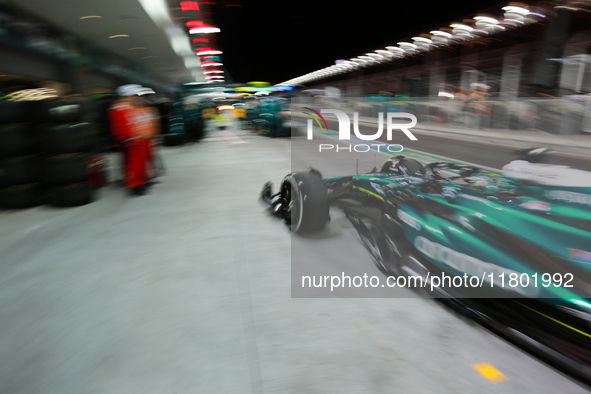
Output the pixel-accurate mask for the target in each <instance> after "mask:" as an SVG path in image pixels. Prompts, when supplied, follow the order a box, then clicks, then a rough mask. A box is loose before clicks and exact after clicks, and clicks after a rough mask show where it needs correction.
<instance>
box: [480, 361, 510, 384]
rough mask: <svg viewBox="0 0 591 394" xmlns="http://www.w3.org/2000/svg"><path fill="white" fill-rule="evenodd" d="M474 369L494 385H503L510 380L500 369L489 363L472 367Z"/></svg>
mask: <svg viewBox="0 0 591 394" xmlns="http://www.w3.org/2000/svg"><path fill="white" fill-rule="evenodd" d="M472 368H474V369H475V370H477V371H478V372H480V374H481V375H482V376H484V377H485V378H486V379H488V380H490V381H491V382H493V383H501V382H504V381H505V380H509V379H508V378H507V377H506V376H505V375H503V374H502V373H501V371H499V370H498V369H496V368H495V367H493V366H492V365H490V364H488V363H480V364H474V365H472Z"/></svg>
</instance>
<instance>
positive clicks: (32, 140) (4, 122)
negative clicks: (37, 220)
mask: <svg viewBox="0 0 591 394" xmlns="http://www.w3.org/2000/svg"><path fill="white" fill-rule="evenodd" d="M33 105H34V103H33V102H26V101H2V102H0V208H2V209H20V208H30V207H35V206H38V205H41V204H43V203H44V202H45V200H46V199H45V197H46V196H45V194H46V193H45V190H44V188H43V185H42V184H41V183H40V182H41V179H42V171H41V165H40V164H41V158H40V155H41V152H42V149H41V147H40V144H39V138H38V133H37V128H36V127H35V124H34V123H33V122H32V120H33V119H34V117H33V116H32V114H33Z"/></svg>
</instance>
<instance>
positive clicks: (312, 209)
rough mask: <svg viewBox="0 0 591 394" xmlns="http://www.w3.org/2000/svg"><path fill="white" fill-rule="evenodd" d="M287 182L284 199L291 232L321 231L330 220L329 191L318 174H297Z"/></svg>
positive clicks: (283, 194) (292, 175)
mask: <svg viewBox="0 0 591 394" xmlns="http://www.w3.org/2000/svg"><path fill="white" fill-rule="evenodd" d="M288 179H289V183H288V182H285V183H284V187H283V190H282V198H284V201H285V202H286V205H285V207H286V208H285V209H286V215H285V218H286V220H288V222H289V224H290V226H291V231H293V232H294V233H296V234H297V233H306V232H313V231H319V230H322V229H323V228H324V226H326V222H328V220H329V205H328V189H327V187H326V185H325V184H324V182H323V181H322V178H321V176H320V175H319V174H318V173H316V172H295V173H293V174H291V175H290V176H289V177H288Z"/></svg>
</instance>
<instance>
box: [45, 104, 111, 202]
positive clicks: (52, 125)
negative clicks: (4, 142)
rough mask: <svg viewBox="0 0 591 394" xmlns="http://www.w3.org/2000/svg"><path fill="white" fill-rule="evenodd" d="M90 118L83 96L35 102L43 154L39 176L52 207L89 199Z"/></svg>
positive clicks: (91, 190)
mask: <svg viewBox="0 0 591 394" xmlns="http://www.w3.org/2000/svg"><path fill="white" fill-rule="evenodd" d="M92 117H93V112H92V111H91V107H90V103H89V102H88V101H86V100H84V99H71V100H53V101H43V102H39V103H38V118H39V121H40V122H41V123H42V124H41V125H40V136H41V144H42V149H43V150H44V152H45V154H46V155H45V158H44V159H43V171H42V175H43V178H42V179H43V185H44V187H45V188H46V190H48V199H47V202H48V204H50V205H52V206H57V207H73V206H79V205H85V204H89V203H90V202H92V201H93V194H94V192H93V190H94V185H93V184H92V182H90V180H91V179H90V172H89V168H90V167H89V163H90V162H91V161H92V159H93V155H92V153H91V152H90V151H91V148H92V141H93V128H92V123H93V119H92ZM103 183H104V182H103Z"/></svg>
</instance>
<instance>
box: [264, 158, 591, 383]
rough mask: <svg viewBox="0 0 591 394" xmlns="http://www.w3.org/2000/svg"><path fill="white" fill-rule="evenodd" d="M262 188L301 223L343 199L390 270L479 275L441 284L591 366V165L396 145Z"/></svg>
mask: <svg viewBox="0 0 591 394" xmlns="http://www.w3.org/2000/svg"><path fill="white" fill-rule="evenodd" d="M531 152H534V153H535V152H536V151H535V150H531V151H529V152H528V153H531ZM538 152H539V151H538ZM532 157H533V156H532ZM262 199H263V200H264V201H266V202H267V203H268V204H269V205H270V206H271V209H272V212H273V213H274V214H275V215H277V216H279V217H281V218H283V219H284V220H285V222H286V223H287V224H288V225H289V226H290V228H291V230H292V232H294V233H304V232H314V231H320V230H322V229H323V228H324V227H325V226H326V224H327V223H328V222H329V220H330V214H329V212H330V207H331V206H332V207H338V208H342V209H343V210H344V212H345V214H346V215H347V217H348V218H349V220H350V221H351V223H352V224H353V226H354V227H355V229H356V230H357V232H358V233H359V236H360V238H361V240H362V242H363V243H364V245H365V246H366V248H367V249H368V250H369V252H370V253H371V254H372V256H373V259H374V261H375V263H376V265H377V266H378V268H380V270H381V271H382V272H384V273H385V274H386V275H390V276H400V275H413V276H420V277H421V278H422V280H424V281H425V282H428V283H431V284H433V281H434V279H433V278H434V277H435V276H437V277H439V278H440V277H441V275H442V274H447V275H449V276H452V277H462V278H464V282H466V279H467V280H468V282H469V283H471V284H472V285H468V286H458V287H455V286H448V287H445V286H440V283H437V284H436V285H435V286H430V287H431V288H432V289H433V291H431V292H429V295H430V296H432V297H437V298H439V299H441V300H442V301H444V302H445V303H446V304H448V305H450V306H452V307H454V308H457V309H458V310H460V311H462V312H463V313H465V314H468V315H470V316H471V317H472V318H474V319H476V320H478V321H480V322H481V323H483V324H486V325H487V326H488V327H490V328H493V329H494V330H496V331H497V332H499V333H501V334H503V335H505V336H506V337H508V338H510V339H511V340H514V341H517V342H519V344H521V345H522V346H525V347H528V348H529V349H530V350H532V351H534V352H536V353H538V354H539V355H541V356H542V357H544V358H546V359H549V360H550V361H552V362H554V363H556V364H557V365H558V366H560V367H562V368H566V369H567V370H568V371H570V372H571V373H574V374H576V375H577V376H578V377H580V378H582V379H585V380H589V379H590V378H591V299H590V298H591V173H589V172H586V171H581V170H576V169H572V168H569V167H562V166H555V165H547V164H541V163H535V162H534V163H532V162H531V161H529V162H528V161H523V160H520V161H514V162H511V163H509V164H508V165H506V166H505V167H504V168H503V172H502V173H496V172H491V171H488V170H483V169H479V168H476V167H472V166H468V165H462V164H456V163H449V162H435V163H430V164H427V165H422V164H421V163H419V162H418V161H416V160H413V159H409V158H405V157H404V156H394V157H391V158H390V159H388V160H387V161H386V162H385V163H384V164H383V165H382V166H381V167H380V168H374V169H373V170H372V171H370V172H369V173H367V174H364V175H352V176H341V177H334V178H326V179H322V176H321V175H320V172H318V171H317V170H314V169H311V170H310V171H306V172H295V173H292V174H289V175H288V176H286V177H285V178H284V179H283V181H282V183H281V188H280V191H279V193H277V194H275V195H273V194H272V193H271V185H270V184H269V183H267V184H266V185H265V187H264V188H263V192H262Z"/></svg>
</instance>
